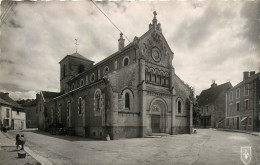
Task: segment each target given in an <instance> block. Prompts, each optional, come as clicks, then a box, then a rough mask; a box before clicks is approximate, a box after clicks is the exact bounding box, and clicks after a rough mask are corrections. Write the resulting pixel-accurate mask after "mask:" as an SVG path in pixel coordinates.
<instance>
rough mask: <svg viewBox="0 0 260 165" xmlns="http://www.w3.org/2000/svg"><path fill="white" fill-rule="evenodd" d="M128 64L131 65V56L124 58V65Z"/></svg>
mask: <svg viewBox="0 0 260 165" xmlns="http://www.w3.org/2000/svg"><path fill="white" fill-rule="evenodd" d="M127 65H129V57H127V56H126V57H125V58H124V59H123V66H127Z"/></svg>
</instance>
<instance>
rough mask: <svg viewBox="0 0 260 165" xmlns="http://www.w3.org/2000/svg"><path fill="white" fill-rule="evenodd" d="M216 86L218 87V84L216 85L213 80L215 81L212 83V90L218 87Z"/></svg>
mask: <svg viewBox="0 0 260 165" xmlns="http://www.w3.org/2000/svg"><path fill="white" fill-rule="evenodd" d="M216 86H218V84H216V83H215V80H213V81H212V84H211V88H214V87H216Z"/></svg>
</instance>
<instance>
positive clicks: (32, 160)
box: [0, 132, 52, 165]
mask: <svg viewBox="0 0 260 165" xmlns="http://www.w3.org/2000/svg"><path fill="white" fill-rule="evenodd" d="M25 138H26V137H25ZM24 151H25V152H26V153H27V154H26V157H25V158H21V159H18V154H17V152H18V151H17V150H16V145H15V139H14V138H13V137H12V136H11V135H9V134H8V132H7V133H3V132H0V153H1V154H0V164H8V162H9V164H10V165H13V164H16V165H20V164H21V165H24V164H26V163H27V164H30V165H31V164H36V165H52V163H51V162H50V161H49V160H48V159H46V158H44V157H42V156H40V155H37V154H36V153H35V152H33V151H32V150H30V148H28V147H26V143H25V147H24Z"/></svg>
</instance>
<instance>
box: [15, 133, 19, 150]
mask: <svg viewBox="0 0 260 165" xmlns="http://www.w3.org/2000/svg"><path fill="white" fill-rule="evenodd" d="M19 137H20V135H19V134H16V137H15V141H16V142H15V145H16V149H18V146H19V145H18V138H19Z"/></svg>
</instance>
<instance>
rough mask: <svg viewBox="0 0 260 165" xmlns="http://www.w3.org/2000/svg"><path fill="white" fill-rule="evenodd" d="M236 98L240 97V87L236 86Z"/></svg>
mask: <svg viewBox="0 0 260 165" xmlns="http://www.w3.org/2000/svg"><path fill="white" fill-rule="evenodd" d="M236 98H237V99H239V98H240V88H238V89H237V90H236Z"/></svg>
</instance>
